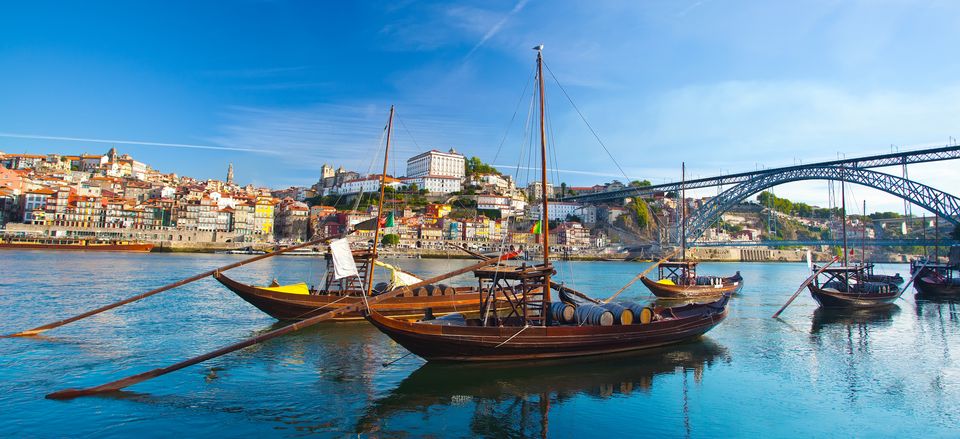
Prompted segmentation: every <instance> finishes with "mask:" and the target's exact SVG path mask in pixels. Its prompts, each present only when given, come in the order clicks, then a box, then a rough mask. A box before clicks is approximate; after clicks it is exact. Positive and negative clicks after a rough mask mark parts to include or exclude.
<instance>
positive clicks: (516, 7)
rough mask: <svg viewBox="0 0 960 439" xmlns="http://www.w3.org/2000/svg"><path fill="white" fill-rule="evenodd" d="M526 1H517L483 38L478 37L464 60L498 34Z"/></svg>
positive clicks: (521, 8)
mask: <svg viewBox="0 0 960 439" xmlns="http://www.w3.org/2000/svg"><path fill="white" fill-rule="evenodd" d="M527 1H529V0H519V1H518V2H517V3H516V4H515V5H513V9H511V10H510V12H508V13H507V14H506V15H504V16H503V17H502V18H501V19H500V20H499V21H497V22H496V23H494V24H493V26H491V27H490V29H487V31H486V32H485V33H484V34H483V36H482V37H480V41H478V42H477V44H475V45H474V46H473V48H472V49H470V52H468V53H467V56H465V57H464V59H467V58H470V56H471V55H473V53H474V52H476V51H477V49H479V48H480V47H482V46H483V45H484V44H485V43H486V42H487V41H488V40H489V39H490V38H493V36H494V35H496V34H497V32H500V29H502V28H503V25H504V24H506V23H507V20H510V18H511V17H513V16H514V15H516V14H517V13H519V12H520V11H521V10H523V7H524V6H526V5H527Z"/></svg>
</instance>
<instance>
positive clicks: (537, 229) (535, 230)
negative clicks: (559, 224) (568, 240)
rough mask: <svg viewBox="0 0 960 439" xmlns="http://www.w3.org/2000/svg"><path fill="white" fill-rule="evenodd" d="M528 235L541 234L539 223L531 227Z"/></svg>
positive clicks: (541, 229)
mask: <svg viewBox="0 0 960 439" xmlns="http://www.w3.org/2000/svg"><path fill="white" fill-rule="evenodd" d="M530 233H533V234H534V235H539V234H541V233H543V228H542V227H540V221H537V222H535V223H533V227H530Z"/></svg>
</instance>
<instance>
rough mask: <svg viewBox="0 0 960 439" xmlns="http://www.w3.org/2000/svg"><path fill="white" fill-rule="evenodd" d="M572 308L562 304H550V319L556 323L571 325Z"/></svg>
mask: <svg viewBox="0 0 960 439" xmlns="http://www.w3.org/2000/svg"><path fill="white" fill-rule="evenodd" d="M574 312H575V310H574V308H573V306H571V305H568V304H566V303H563V302H552V303H551V304H550V319H551V320H552V321H554V322H557V323H573V315H574Z"/></svg>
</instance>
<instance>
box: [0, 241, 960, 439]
mask: <svg viewBox="0 0 960 439" xmlns="http://www.w3.org/2000/svg"><path fill="white" fill-rule="evenodd" d="M239 259H240V257H234V256H227V255H180V254H144V255H137V254H133V255H126V254H110V253H100V254H97V253H90V254H87V253H83V254H73V253H57V252H0V266H2V267H3V269H4V272H3V276H0V309H3V319H0V332H2V333H9V332H14V331H16V330H19V329H23V328H26V327H30V326H35V325H36V324H38V323H40V322H46V321H49V320H55V319H58V318H62V317H66V316H69V315H72V314H75V313H77V312H79V311H83V310H87V309H90V308H92V307H93V306H95V305H100V304H104V303H108V302H111V301H114V300H117V299H119V298H123V297H127V296H130V295H132V294H135V293H138V292H142V291H146V290H148V289H151V288H153V287H156V286H158V285H161V284H164V283H167V282H170V281H173V280H176V279H179V278H183V277H187V276H189V275H192V274H195V273H197V272H200V271H203V270H207V269H210V268H213V267H216V266H219V265H224V264H226V263H229V262H232V261H236V260H239ZM318 262H319V260H318V259H315V258H292V257H291V258H274V259H269V260H266V261H263V262H261V263H257V264H253V265H250V266H247V267H243V268H242V269H239V270H237V271H234V272H232V275H233V276H235V277H236V278H237V279H239V280H241V281H244V282H258V283H265V282H269V281H270V280H271V279H273V278H277V279H278V280H280V281H281V282H295V281H301V280H307V279H312V280H313V281H312V282H311V283H316V282H317V279H319V277H320V276H321V274H322V270H320V269H319V268H318ZM393 262H396V263H397V264H399V265H401V266H403V267H404V268H407V269H409V270H411V271H414V272H417V273H422V274H423V275H425V276H429V275H431V274H438V273H442V272H445V271H449V270H452V269H454V268H457V267H460V266H463V265H465V264H467V263H469V262H468V261H459V260H413V259H402V260H398V261H393ZM646 265H647V264H635V263H560V269H559V272H560V273H561V275H563V278H562V280H563V281H564V282H566V284H567V285H569V286H571V287H574V288H576V289H581V290H587V291H596V292H597V293H596V295H597V296H600V297H603V296H605V295H606V294H607V293H609V292H612V291H615V290H616V289H617V288H619V287H620V286H621V285H622V284H623V283H625V282H626V281H627V280H629V279H630V278H631V277H632V276H633V275H635V274H636V273H637V272H639V271H641V270H642V269H643V268H645V267H646ZM11 267H15V268H12V269H11ZM736 270H740V271H741V273H742V274H743V276H744V278H745V287H744V291H743V292H742V294H740V295H739V296H738V297H736V298H735V299H734V300H733V301H732V302H731V312H730V317H729V318H728V319H727V320H726V321H725V322H724V323H723V324H721V325H720V326H719V327H717V328H716V329H715V330H714V331H711V332H710V333H709V334H708V336H707V337H705V338H704V339H703V340H701V341H698V342H694V343H689V344H684V345H680V346H674V347H667V348H662V349H658V350H654V351H651V352H646V353H639V354H630V355H618V356H612V357H603V358H601V359H578V360H571V361H553V362H538V363H533V364H524V365H518V364H501V365H444V364H430V365H424V363H423V362H422V361H421V360H420V359H418V358H416V357H414V356H409V357H405V358H401V357H403V355H404V354H405V352H406V351H404V350H403V348H401V347H399V346H398V345H396V344H395V343H393V342H392V341H390V340H389V339H388V338H387V337H385V336H383V335H382V334H380V333H379V332H377V331H376V330H375V329H374V328H372V327H370V326H369V325H367V324H365V323H362V322H361V323H347V324H332V325H321V326H317V327H314V328H309V329H306V330H302V331H299V332H297V333H293V334H289V335H287V336H284V337H282V338H279V339H275V340H272V341H269V342H267V343H264V344H261V345H257V346H254V347H251V348H248V349H245V350H243V351H240V352H237V353H235V354H233V355H228V356H224V357H221V358H217V359H215V360H212V361H210V362H208V363H205V364H202V365H198V366H194V367H191V368H188V369H185V370H182V371H178V372H176V373H173V374H170V375H167V376H165V377H162V378H158V379H155V380H152V381H148V382H145V383H141V384H139V385H137V386H134V387H132V388H131V389H130V391H127V392H122V393H118V394H115V395H111V396H109V397H98V398H84V399H77V400H73V401H67V402H63V401H48V400H45V399H43V395H45V394H46V393H49V392H51V391H54V390H59V389H62V388H64V387H80V386H90V385H95V384H100V383H102V382H104V381H107V380H111V379H116V378H118V377H121V376H125V375H127V374H129V373H132V372H141V371H145V370H148V369H151V368H154V367H158V366H161V365H166V364H169V363H170V362H173V361H177V360H180V359H183V358H185V357H188V356H191V355H196V354H199V353H203V352H207V351H210V350H213V349H216V348H218V347H221V346H223V345H226V344H229V343H232V342H236V341H239V340H241V339H243V338H246V337H249V336H252V335H256V334H259V333H263V332H265V331H268V330H270V329H273V328H276V327H277V326H276V322H275V321H274V320H272V319H271V318H269V317H267V316H265V315H263V314H262V313H260V312H259V311H258V310H256V309H255V308H253V307H251V306H249V305H248V304H246V303H244V302H243V301H241V300H239V299H238V298H236V297H235V296H233V295H232V294H231V293H229V292H228V291H227V290H225V289H223V288H222V287H221V286H220V285H219V284H218V283H217V282H215V281H213V280H211V279H207V280H203V281H199V282H196V283H193V284H190V285H188V286H185V287H181V288H178V289H176V290H174V291H171V292H168V293H164V294H161V295H158V296H155V297H152V298H149V299H146V300H143V301H141V302H138V303H136V304H132V305H129V306H126V307H123V308H120V309H118V310H114V311H111V312H107V313H104V314H101V315H99V316H97V317H94V318H91V319H87V320H85V321H81V322H78V323H75V324H72V325H68V326H66V327H63V328H61V329H57V330H55V331H51V332H49V333H48V336H46V337H42V338H36V339H0V406H2V407H3V410H2V411H0V436H5V437H14V436H33V437H53V436H87V437H91V436H96V437H129V436H131V435H143V436H156V435H158V433H157V432H163V435H164V436H170V435H178V434H179V435H189V436H214V435H218V436H222V435H226V436H253V435H281V436H303V435H308V434H319V435H322V436H345V435H352V434H354V433H357V432H361V433H370V434H373V435H379V436H406V435H409V436H426V435H433V436H443V437H475V436H496V437H501V436H511V437H528V436H530V437H539V436H540V434H541V431H542V430H543V429H544V428H546V429H548V430H549V432H550V434H551V435H554V436H560V437H567V436H585V435H590V436H597V435H603V436H607V435H626V436H627V437H633V436H636V435H637V434H638V431H642V432H643V433H644V434H651V435H658V436H686V435H689V436H707V437H710V436H759V435H764V436H795V435H798V434H800V435H804V436H876V435H882V436H890V435H900V434H908V435H915V434H916V432H917V431H923V432H924V434H925V435H931V436H949V435H952V434H955V430H954V426H955V425H957V424H958V423H960V422H958V421H960V419H958V414H957V413H958V411H957V410H956V407H958V406H960V363H958V361H957V359H956V354H955V353H954V352H955V351H956V349H957V347H958V346H960V343H958V341H960V335H958V334H960V317H958V312H957V305H956V304H951V303H936V302H925V301H919V302H918V301H915V300H914V299H913V298H912V297H908V298H907V300H904V301H900V302H899V303H898V307H897V308H896V309H894V310H890V311H889V312H887V313H880V314H875V315H858V314H854V315H843V314H839V315H838V314H835V313H834V314H831V313H823V312H819V311H817V308H816V306H815V303H813V301H812V299H810V298H809V296H808V295H806V294H803V295H801V296H800V298H798V299H797V301H796V302H795V303H794V305H792V306H791V307H790V308H788V310H787V311H786V312H785V313H784V315H783V316H782V318H781V319H779V320H773V319H770V318H769V316H770V315H771V314H772V313H773V312H774V311H775V310H776V309H777V308H779V306H780V305H781V304H782V303H783V302H784V301H785V300H786V298H787V296H789V295H790V294H791V293H792V292H793V291H794V290H795V288H796V286H797V285H798V284H799V283H800V282H801V281H802V280H803V279H804V278H805V277H806V276H807V272H806V268H805V265H804V264H760V263H743V264H703V265H702V266H701V271H702V272H703V273H704V274H729V273H732V272H733V271H736ZM878 271H884V272H890V273H892V272H896V271H899V272H905V271H906V267H904V266H881V267H879V268H878ZM456 283H457V284H460V285H470V284H472V279H470V278H469V277H467V278H463V279H462V280H460V281H458V282H456ZM623 298H624V300H641V301H646V300H650V296H649V294H648V292H647V291H646V290H645V289H644V288H643V287H642V286H641V285H639V284H638V285H635V286H634V287H632V288H631V289H629V290H628V291H627V292H625V293H624V295H623ZM397 359H399V361H397V362H396V363H394V364H392V365H391V366H389V367H383V366H382V364H383V363H385V362H389V361H393V360H397ZM812 420H815V422H813V421H812ZM891 420H896V422H891Z"/></svg>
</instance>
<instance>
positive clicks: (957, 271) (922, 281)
mask: <svg viewBox="0 0 960 439" xmlns="http://www.w3.org/2000/svg"><path fill="white" fill-rule="evenodd" d="M910 273H912V274H913V275H914V279H913V283H914V286H915V287H916V289H917V292H918V293H920V295H922V296H924V297H960V246H958V245H954V246H951V247H950V251H949V259H948V262H947V263H940V262H934V261H930V260H927V259H922V260H919V261H910Z"/></svg>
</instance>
